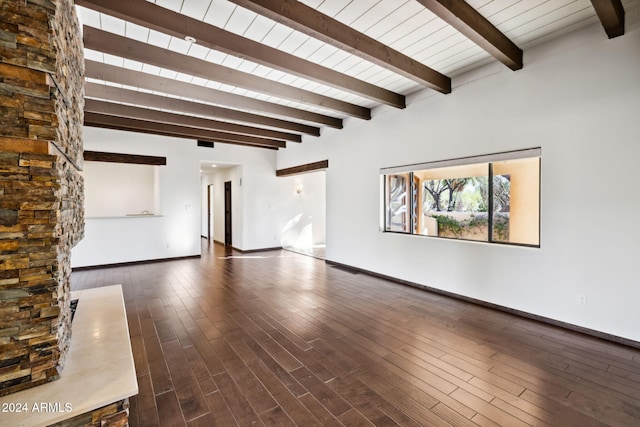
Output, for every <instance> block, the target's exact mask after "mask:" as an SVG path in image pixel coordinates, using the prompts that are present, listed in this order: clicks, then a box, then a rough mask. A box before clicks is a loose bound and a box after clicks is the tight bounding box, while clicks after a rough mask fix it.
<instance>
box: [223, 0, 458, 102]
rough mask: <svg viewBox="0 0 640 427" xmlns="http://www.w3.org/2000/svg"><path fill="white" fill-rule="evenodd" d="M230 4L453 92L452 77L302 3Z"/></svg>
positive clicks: (257, 0) (259, 0)
mask: <svg viewBox="0 0 640 427" xmlns="http://www.w3.org/2000/svg"><path fill="white" fill-rule="evenodd" d="M230 1H231V2H232V3H235V4H237V5H239V6H242V7H244V8H247V9H250V10H253V11H254V12H256V13H259V14H260V15H263V16H266V17H268V18H270V19H273V20H274V21H277V22H280V23H282V24H284V25H286V26H288V27H290V28H293V29H295V30H297V31H300V32H303V33H305V34H308V35H310V36H311V37H313V38H316V39H318V40H321V41H323V42H325V43H328V44H330V45H332V46H335V47H337V48H339V49H342V50H344V51H346V52H349V53H351V54H353V55H356V56H358V57H360V58H363V59H366V60H367V61H370V62H373V63H374V64H376V65H379V66H381V67H383V68H386V69H388V70H391V71H393V72H395V73H398V74H400V75H402V76H404V77H406V78H408V79H411V80H413V81H415V82H418V83H420V84H422V85H424V86H427V87H430V88H432V89H435V90H437V91H438V92H442V93H449V92H451V79H450V78H449V77H447V76H445V75H443V74H441V73H439V72H437V71H435V70H433V69H431V68H429V67H427V66H426V65H424V64H422V63H420V62H418V61H415V60H413V59H411V58H410V57H408V56H406V55H404V54H402V53H400V52H398V51H396V50H394V49H391V48H390V47H388V46H386V45H384V44H382V43H380V42H379V41H377V40H375V39H373V38H371V37H369V36H367V35H365V34H362V33H360V32H358V31H356V30H354V29H353V28H351V27H349V26H348V25H345V24H343V23H341V22H340V21H337V20H335V19H333V18H331V17H329V16H327V15H324V14H322V13H320V12H318V11H317V10H315V9H313V8H311V7H309V6H307V5H305V4H303V3H301V2H298V1H296V0H230Z"/></svg>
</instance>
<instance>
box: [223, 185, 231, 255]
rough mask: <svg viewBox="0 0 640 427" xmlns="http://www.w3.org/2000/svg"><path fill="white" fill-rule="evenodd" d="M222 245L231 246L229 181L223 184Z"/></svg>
mask: <svg viewBox="0 0 640 427" xmlns="http://www.w3.org/2000/svg"><path fill="white" fill-rule="evenodd" d="M224 244H225V246H231V181H227V182H225V183H224Z"/></svg>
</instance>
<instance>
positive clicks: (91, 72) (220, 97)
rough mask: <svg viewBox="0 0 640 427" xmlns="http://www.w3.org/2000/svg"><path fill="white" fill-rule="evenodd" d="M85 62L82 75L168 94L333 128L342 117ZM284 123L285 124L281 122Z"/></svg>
mask: <svg viewBox="0 0 640 427" xmlns="http://www.w3.org/2000/svg"><path fill="white" fill-rule="evenodd" d="M84 66H85V76H86V77H89V78H93V79H97V80H104V81H107V82H113V83H120V84H124V85H127V86H132V87H139V88H142V89H147V90H153V91H158V92H163V93H167V94H170V95H176V96H184V97H187V98H192V99H196V100H199V101H204V102H213V103H216V104H219V105H226V106H229V107H232V108H242V109H246V110H251V111H260V112H263V113H267V114H273V115H276V116H280V117H288V118H292V119H295V120H303V121H305V122H311V123H317V124H321V125H325V126H329V127H332V128H335V129H342V120H341V119H339V118H336V117H331V116H326V115H323V114H318V113H314V112H311V111H306V110H300V109H297V108H292V107H288V106H286V105H280V104H274V103H272V102H267V101H262V100H259V99H253V98H248V97H246V96H241V95H236V94H233V93H229V92H224V91H221V90H216V89H211V88H208V87H204V86H200V85H195V84H192V83H186V82H181V81H179V80H174V79H169V78H166V77H160V76H154V75H152V74H148V73H142V72H139V71H133V70H128V69H126V68H122V67H116V66H114V65H109V64H103V63H100V62H95V61H90V60H85V63H84ZM274 120H278V119H274ZM282 122H284V123H280V125H282V126H275V127H282V128H284V129H290V130H294V131H299V132H305V133H307V131H305V130H302V129H304V128H299V127H293V128H291V127H287V126H293V125H298V126H304V125H300V124H299V123H295V122H289V121H284V120H282ZM285 124H286V125H287V126H284V125H285ZM313 129H317V128H313ZM307 130H308V129H307ZM311 132H312V133H311V134H313V133H315V130H311Z"/></svg>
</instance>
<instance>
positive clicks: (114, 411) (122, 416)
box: [49, 399, 129, 427]
mask: <svg viewBox="0 0 640 427" xmlns="http://www.w3.org/2000/svg"><path fill="white" fill-rule="evenodd" d="M128 425H129V399H123V400H119V401H117V402H114V403H112V404H110V405H107V406H103V407H102V408H98V409H95V410H93V411H90V412H86V413H84V414H80V415H77V416H75V417H73V418H69V419H68V420H65V421H62V422H59V423H56V424H51V425H50V426H49V427H126V426H128Z"/></svg>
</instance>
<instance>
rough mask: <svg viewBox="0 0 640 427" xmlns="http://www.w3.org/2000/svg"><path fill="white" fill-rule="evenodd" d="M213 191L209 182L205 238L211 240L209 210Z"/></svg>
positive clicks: (210, 213)
mask: <svg viewBox="0 0 640 427" xmlns="http://www.w3.org/2000/svg"><path fill="white" fill-rule="evenodd" d="M212 192H213V185H212V184H209V185H208V186H207V239H209V240H211V237H213V236H211V234H212V230H211V215H212V214H213V213H212V212H211V211H212V209H211V207H212V206H211V202H212V201H213V197H212V194H211V193H212Z"/></svg>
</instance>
